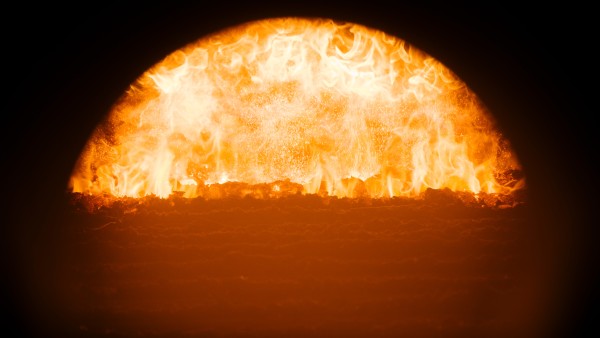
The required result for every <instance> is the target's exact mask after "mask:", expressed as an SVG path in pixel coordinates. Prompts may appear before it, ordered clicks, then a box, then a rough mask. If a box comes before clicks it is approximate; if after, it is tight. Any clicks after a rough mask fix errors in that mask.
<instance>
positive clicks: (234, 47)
mask: <svg viewBox="0 0 600 338" xmlns="http://www.w3.org/2000/svg"><path fill="white" fill-rule="evenodd" d="M519 171H520V164H519V163H518V160H517V158H516V156H515V154H514V152H513V150H512V149H511V146H510V144H509V142H508V140H506V139H505V138H504V137H503V136H502V135H501V134H500V133H499V131H498V130H497V128H496V127H495V125H494V121H493V119H492V117H491V115H490V114H489V112H488V111H487V109H486V107H485V106H484V105H483V104H482V103H481V102H480V101H479V99H478V98H477V96H476V95H475V94H474V93H473V92H472V91H471V90H470V89H469V88H468V87H467V86H466V84H465V83H463V82H462V81H461V80H460V79H459V78H458V77H457V76H456V75H455V74H454V73H452V72H451V71H450V70H449V69H448V68H446V67H445V66H444V65H442V64H441V63H440V62H439V61H437V60H436V59H434V58H433V57H431V56H429V55H427V54H425V53H424V52H422V51H420V50H418V49H416V48H415V47H413V46H411V45H409V44H408V43H407V42H405V41H403V40H401V39H398V38H396V37H393V36H390V35H388V34H386V33H384V32H381V31H377V30H374V29H370V28H367V27H364V26H361V25H358V24H352V23H339V22H334V21H332V20H325V19H300V18H277V19H268V20H261V21H255V22H250V23H246V24H244V25H241V26H238V27H234V28H231V29H227V30H224V31H221V32H218V33H215V34H213V35H211V36H208V37H205V38H203V39H201V40H199V41H197V42H195V43H192V44H190V45H187V46H185V47H184V48H182V49H180V50H177V51H175V52H174V53H172V54H171V55H169V56H167V57H166V58H165V59H164V60H162V61H161V62H159V63H158V64H156V65H155V66H153V67H152V68H151V69H149V70H148V71H147V72H145V73H144V74H143V75H141V76H140V77H139V78H138V79H137V80H136V81H135V83H133V84H132V85H131V87H130V89H129V90H128V91H127V92H126V93H124V95H123V96H122V97H121V98H120V99H119V100H118V102H117V103H116V104H115V105H114V106H113V108H112V110H111V111H110V113H109V114H108V116H107V119H106V121H104V122H103V123H102V124H101V125H100V126H99V127H98V128H97V129H96V130H95V132H94V133H93V135H92V136H91V138H90V140H89V141H88V143H87V145H86V146H85V149H84V150H83V152H82V154H81V157H80V158H79V160H78V162H77V164H76V166H75V169H74V171H73V174H72V177H71V179H70V182H69V187H70V189H71V191H73V192H81V193H84V194H92V195H112V196H116V197H125V196H126V197H143V196H147V195H155V196H159V197H168V196H170V195H172V194H174V193H179V194H183V196H185V197H198V196H209V195H210V194H209V192H210V187H211V186H215V185H220V186H230V187H234V188H235V189H237V191H238V193H239V194H244V191H246V192H247V191H248V189H246V188H251V187H260V188H256V189H259V190H260V189H263V190H264V188H265V187H266V189H267V190H269V189H270V191H271V192H272V193H275V194H277V193H281V192H282V191H286V189H287V191H295V192H301V193H305V194H317V193H318V194H326V195H330V196H338V197H357V196H368V197H373V198H380V197H394V196H405V197H416V196H419V195H421V194H422V193H423V192H424V191H426V190H427V189H450V190H452V191H458V192H471V193H474V194H479V193H481V192H483V193H489V194H511V193H513V192H514V191H515V190H518V189H521V188H522V187H523V186H524V182H523V179H521V178H519V177H518V176H515V175H513V173H515V172H519ZM234 182H237V183H236V184H238V185H237V186H235V184H234ZM228 184H229V185H228ZM239 184H245V186H243V187H242V188H240V186H239ZM236 187H237V188H236ZM244 187H246V188H244ZM267 193H268V191H267Z"/></svg>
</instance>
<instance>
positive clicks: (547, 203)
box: [1, 1, 599, 337]
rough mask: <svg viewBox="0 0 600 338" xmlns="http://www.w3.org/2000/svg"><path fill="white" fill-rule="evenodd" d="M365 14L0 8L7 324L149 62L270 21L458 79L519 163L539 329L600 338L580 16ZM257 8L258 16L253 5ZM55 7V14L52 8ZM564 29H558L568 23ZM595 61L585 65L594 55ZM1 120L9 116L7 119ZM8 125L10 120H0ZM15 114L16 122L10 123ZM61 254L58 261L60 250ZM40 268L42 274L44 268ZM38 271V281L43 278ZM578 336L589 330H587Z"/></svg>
mask: <svg viewBox="0 0 600 338" xmlns="http://www.w3.org/2000/svg"><path fill="white" fill-rule="evenodd" d="M366 5H367V6H369V7H368V8H358V7H356V6H355V5H354V4H348V3H346V4H344V5H343V6H344V7H343V8H340V7H339V6H337V5H333V4H328V3H324V2H316V4H314V6H313V5H311V4H309V3H306V2H303V3H301V4H300V3H299V4H297V5H277V6H272V5H269V6H266V5H264V6H263V5H256V4H252V5H243V6H240V5H225V4H224V5H213V6H211V7H208V8H202V7H201V6H184V5H181V6H180V5H176V4H171V5H164V4H163V5H161V6H158V5H147V4H139V5H136V6H134V5H127V6H124V5H117V4H115V5H105V4H103V5H102V6H100V5H95V6H94V5H90V6H89V7H88V8H85V9H84V8H74V9H73V8H70V9H69V8H67V7H66V6H60V7H52V8H50V7H49V8H38V7H36V8H20V9H13V10H12V11H6V12H5V13H6V14H5V15H6V16H8V17H13V18H14V19H15V22H16V23H15V24H13V25H11V26H8V25H7V23H6V22H5V23H3V26H4V25H7V26H6V27H3V44H4V48H3V50H4V52H3V54H4V55H3V59H5V60H6V61H5V67H6V68H5V70H4V71H5V72H6V71H7V73H8V75H9V77H8V79H7V78H5V79H4V80H5V81H6V82H5V84H6V83H10V85H9V87H10V89H8V91H6V90H5V95H6V96H5V98H6V100H7V102H8V106H5V107H4V109H5V110H4V116H5V121H4V123H3V127H4V129H5V132H4V133H3V135H2V137H3V141H4V142H3V144H4V152H5V153H4V158H3V165H2V173H3V174H2V177H5V179H6V181H8V182H7V183H8V189H7V190H6V191H7V192H8V193H7V194H5V196H4V198H6V201H4V202H3V203H2V205H3V207H7V211H8V214H9V217H8V222H7V223H4V222H3V223H4V224H3V225H2V236H1V237H2V238H3V239H4V240H6V241H7V242H6V244H3V246H2V247H3V250H5V252H3V254H2V256H3V258H2V259H3V261H2V262H3V264H4V265H5V267H3V275H4V276H5V277H4V278H3V281H2V283H3V285H2V289H3V291H4V292H5V294H3V298H4V299H3V300H2V304H3V307H4V308H3V311H4V312H5V313H7V315H5V316H3V320H6V325H5V326H4V327H7V328H8V329H10V330H16V332H22V333H24V334H25V333H27V332H30V331H29V330H27V329H26V327H28V326H35V325H37V324H38V323H36V322H35V321H33V320H32V318H33V317H32V316H31V313H30V309H28V308H27V304H28V302H27V301H26V300H27V299H28V297H40V296H41V297H45V296H48V297H51V295H43V294H42V295H31V294H25V291H24V290H27V288H26V287H25V286H24V285H27V283H28V279H29V278H32V277H31V276H30V275H26V274H25V273H24V272H23V271H24V270H25V269H23V268H22V267H20V265H21V264H32V263H35V262H32V259H31V257H34V256H36V255H38V254H40V253H45V252H46V251H48V250H50V251H51V250H54V249H57V250H59V249H60V248H54V247H52V248H49V247H44V245H40V243H56V242H59V241H60V238H61V234H60V231H59V230H57V229H54V228H53V229H49V228H44V227H42V226H41V225H43V224H51V223H50V222H49V220H53V219H57V217H60V214H61V212H63V211H64V205H65V198H64V194H63V192H64V187H65V185H66V181H67V178H68V176H69V174H70V170H71V168H72V166H73V164H74V161H75V160H76V158H77V155H78V154H79V152H80V151H81V147H82V146H83V144H84V142H85V141H86V139H87V137H88V136H89V134H90V132H91V130H92V128H93V127H94V126H95V125H96V124H97V123H98V122H99V121H100V119H101V118H102V117H103V114H105V113H106V112H107V111H108V109H109V108H110V105H111V104H112V103H113V102H114V101H115V99H116V98H118V96H119V95H120V94H121V93H122V92H123V91H124V90H125V89H126V88H127V86H128V85H129V84H130V83H131V82H132V81H133V80H135V78H136V77H137V76H138V75H140V74H141V73H142V72H143V71H144V70H146V69H147V68H148V67H149V66H151V65H152V64H154V63H155V62H157V61H158V60H160V59H161V58H162V57H164V56H165V55H167V54H168V53H170V52H171V51H173V50H175V49H176V48H178V47H181V46H183V45H184V44H186V43H188V42H192V41H194V40H196V39H197V38H199V37H201V36H203V35H206V34H208V33H211V32H214V31H216V30H219V29H222V28H226V27H229V26H232V25H235V24H237V23H241V22H245V21H249V20H253V19H260V18H263V17H271V16H287V15H290V16H292V15H293V16H320V17H330V18H334V19H337V20H341V21H353V22H357V23H361V24H364V25H366V26H370V27H374V28H378V29H381V30H384V31H386V32H388V33H390V34H392V35H395V36H398V37H400V38H403V39H405V40H407V41H409V42H411V43H412V44H414V45H415V46H417V47H419V48H421V49H423V50H424V51H426V52H427V53H429V54H431V55H433V56H434V57H436V58H438V59H439V60H440V61H442V62H443V63H444V64H445V65H446V66H448V67H449V68H450V69H452V70H453V71H455V72H456V73H457V74H458V75H459V77H461V78H462V79H463V80H464V81H465V82H466V83H467V84H468V85H469V86H470V87H471V88H472V89H473V90H474V91H475V92H476V93H477V94H478V95H479V96H480V98H481V99H482V100H483V101H484V102H485V103H486V104H487V105H488V107H489V108H490V110H491V111H492V112H493V113H494V114H495V117H496V119H497V120H498V122H499V125H500V127H501V129H502V130H503V131H504V133H505V134H506V135H507V137H508V138H509V139H510V140H511V141H512V142H513V145H514V147H515V148H516V150H517V152H518V154H519V155H520V157H521V159H522V162H523V164H524V167H525V171H526V175H527V177H528V180H529V181H528V183H529V187H530V197H531V201H532V204H533V205H534V208H536V210H538V212H539V214H540V217H542V219H540V222H538V223H536V224H535V225H534V226H533V227H532V230H531V236H532V237H531V241H532V246H535V247H536V249H537V250H536V251H537V252H539V255H540V264H542V265H545V266H544V269H541V270H542V271H547V272H548V275H547V276H546V275H545V276H540V283H548V284H554V285H555V287H554V290H555V291H556V292H554V293H553V296H552V298H553V299H550V300H548V302H549V305H548V306H550V307H556V311H555V316H556V317H552V318H549V319H548V331H549V332H550V333H551V334H555V335H556V336H557V337H562V336H580V337H581V336H586V332H591V331H589V329H590V328H591V329H592V330H595V332H596V333H597V332H598V323H597V322H595V321H597V317H598V310H599V309H598V300H597V291H596V290H595V289H594V288H593V287H595V285H596V284H595V283H596V282H597V281H598V280H597V273H596V272H595V270H597V269H596V267H597V261H596V260H595V258H594V257H596V256H597V254H596V253H597V249H596V248H597V245H596V243H595V241H596V240H597V238H598V236H597V234H598V232H597V230H596V229H595V228H594V227H592V224H591V223H592V219H593V217H592V215H591V210H592V209H591V208H592V206H594V205H597V202H598V197H597V189H598V178H597V174H596V173H597V170H596V169H597V167H595V166H594V165H593V164H592V163H593V162H592V161H593V158H592V156H594V153H595V152H597V143H598V142H597V141H595V140H594V139H593V137H594V136H593V135H594V131H595V129H597V128H594V127H593V124H592V119H591V115H592V113H593V112H594V111H595V108H594V106H592V105H591V103H590V101H591V98H592V97H594V95H593V93H592V89H591V88H593V86H592V85H589V86H591V87H588V85H587V84H586V83H587V82H585V81H589V80H588V79H593V77H594V73H593V70H592V69H593V64H592V63H591V62H590V60H588V58H590V57H591V55H593V54H592V52H591V46H590V45H589V44H591V43H592V42H593V40H588V36H589V34H588V32H590V31H591V23H590V22H591V21H588V20H587V18H586V17H585V16H586V15H588V16H589V13H590V12H591V11H590V10H589V9H564V8H556V9H552V8H550V9H548V8H546V9H545V11H544V12H543V13H545V14H542V13H541V12H540V13H538V12H536V11H532V10H525V9H524V8H520V7H510V8H509V7H502V8H500V7H498V8H492V7H483V6H481V7H466V6H459V7H455V8H452V7H444V8H438V9H427V8H425V7H415V6H409V5H403V4H399V5H395V6H391V5H382V4H378V3H376V2H371V1H369V2H367V3H366ZM253 6H254V7H253ZM61 7H64V8H61ZM567 22H568V24H567ZM592 61H593V60H592ZM8 116H10V117H8ZM7 117H8V118H7ZM13 117H14V119H13ZM56 256H57V257H59V256H60V255H59V254H57V255H56ZM42 271H43V270H42ZM45 277H47V276H44V275H39V276H35V278H45ZM586 330H588V331H586Z"/></svg>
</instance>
